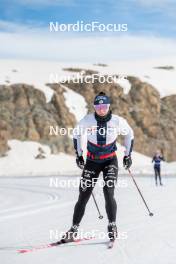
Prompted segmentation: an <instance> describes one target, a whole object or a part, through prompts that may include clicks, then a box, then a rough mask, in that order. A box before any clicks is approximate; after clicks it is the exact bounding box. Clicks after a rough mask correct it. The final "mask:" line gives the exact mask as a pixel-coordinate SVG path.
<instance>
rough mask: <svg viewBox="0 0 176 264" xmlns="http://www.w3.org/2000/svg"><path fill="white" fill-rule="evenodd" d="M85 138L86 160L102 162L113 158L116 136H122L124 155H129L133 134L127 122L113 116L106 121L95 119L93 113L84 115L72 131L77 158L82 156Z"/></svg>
mask: <svg viewBox="0 0 176 264" xmlns="http://www.w3.org/2000/svg"><path fill="white" fill-rule="evenodd" d="M84 135H85V136H86V137H87V158H88V159H91V160H104V159H109V158H112V157H113V156H115V155H116V154H115V151H116V150H117V146H116V140H117V137H118V135H123V136H124V146H125V155H126V156H128V155H130V153H131V151H132V147H133V139H134V134H133V130H132V128H131V127H130V126H129V124H128V123H127V121H126V120H125V119H124V118H122V117H120V116H118V115H114V114H110V118H109V119H107V120H103V121H102V120H101V118H100V119H97V118H96V116H95V113H93V114H88V115H86V116H85V117H84V118H83V119H81V121H80V122H79V123H78V124H77V126H76V128H75V129H74V131H73V141H74V148H75V150H76V153H77V154H78V156H81V155H82V154H83V149H82V141H83V137H84Z"/></svg>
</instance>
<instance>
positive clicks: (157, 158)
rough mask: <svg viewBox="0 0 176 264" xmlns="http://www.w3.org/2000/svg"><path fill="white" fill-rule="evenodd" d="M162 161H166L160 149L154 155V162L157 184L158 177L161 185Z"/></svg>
mask: <svg viewBox="0 0 176 264" xmlns="http://www.w3.org/2000/svg"><path fill="white" fill-rule="evenodd" d="M161 161H164V157H163V156H162V155H161V154H160V151H159V150H157V151H156V153H155V155H154V156H153V159H152V163H154V172H155V184H156V186H157V185H158V181H157V180H158V178H159V182H160V185H161V186H162V185H163V184H162V181H161Z"/></svg>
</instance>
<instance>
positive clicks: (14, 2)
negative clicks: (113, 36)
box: [0, 0, 176, 37]
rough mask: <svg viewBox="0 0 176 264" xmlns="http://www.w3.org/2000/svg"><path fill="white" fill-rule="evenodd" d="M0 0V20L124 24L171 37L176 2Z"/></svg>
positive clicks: (156, 0)
mask: <svg viewBox="0 0 176 264" xmlns="http://www.w3.org/2000/svg"><path fill="white" fill-rule="evenodd" d="M146 2H147V3H145V0H124V1H123V0H122V1H117V0H109V1H108V0H107V1H106V0H98V1H96V0H95V1H94V0H89V1H85V2H83V1H81V0H1V1H0V10H1V12H0V19H1V20H3V21H11V22H14V23H23V24H29V23H33V24H34V25H35V24H36V25H42V26H44V27H45V26H47V24H48V23H49V22H50V21H59V22H60V23H74V22H76V21H77V20H83V21H85V22H89V21H92V20H96V21H100V22H102V23H127V24H128V28H129V31H130V33H132V34H133V33H135V34H136V33H141V32H145V33H146V34H147V33H149V34H155V35H158V36H164V37H165V36H166V37H168V36H170V37H172V36H174V35H175V33H176V27H175V22H176V18H175V11H176V3H174V2H175V1H173V0H161V1H159V0H148V1H146Z"/></svg>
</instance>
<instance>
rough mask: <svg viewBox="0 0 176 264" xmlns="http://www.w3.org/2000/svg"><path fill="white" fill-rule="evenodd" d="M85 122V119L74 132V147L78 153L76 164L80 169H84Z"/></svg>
mask: <svg viewBox="0 0 176 264" xmlns="http://www.w3.org/2000/svg"><path fill="white" fill-rule="evenodd" d="M85 128H86V126H85V120H84V118H83V119H81V121H80V122H79V123H78V124H77V126H76V127H75V128H74V131H73V145H74V149H75V153H76V163H77V166H78V167H79V168H80V169H83V168H84V158H83V148H82V137H83V134H84V133H85Z"/></svg>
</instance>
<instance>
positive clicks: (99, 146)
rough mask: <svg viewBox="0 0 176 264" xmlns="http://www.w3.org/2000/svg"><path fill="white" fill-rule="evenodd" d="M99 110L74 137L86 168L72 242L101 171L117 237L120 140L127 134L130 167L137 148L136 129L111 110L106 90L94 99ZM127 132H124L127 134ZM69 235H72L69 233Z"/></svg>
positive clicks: (81, 124)
mask: <svg viewBox="0 0 176 264" xmlns="http://www.w3.org/2000/svg"><path fill="white" fill-rule="evenodd" d="M94 109H95V112H94V113H92V114H88V115H86V116H85V117H84V118H83V119H82V120H81V121H80V122H79V123H78V125H77V127H76V128H77V133H76V134H75V135H74V136H73V140H74V148H75V152H76V163H77V165H78V167H79V168H81V169H83V172H82V176H81V181H80V186H79V197H78V201H77V203H76V205H75V207H74V213H73V222H72V226H71V228H70V229H69V231H68V232H66V234H65V236H64V238H63V239H64V241H65V242H67V241H72V240H73V235H75V234H77V232H78V227H79V224H80V222H81V220H82V218H83V215H84V212H85V208H86V205H87V202H88V200H89V198H90V196H91V193H92V190H93V188H94V186H95V184H96V182H97V180H98V177H99V174H100V172H102V173H103V180H104V187H103V193H104V198H105V209H106V213H107V218H108V221H109V223H108V235H109V238H110V239H112V240H115V238H116V237H117V227H116V212H117V204H116V200H115V198H114V190H115V185H116V182H117V176H118V161H117V156H116V150H117V147H116V139H117V136H118V135H119V132H120V134H123V135H124V138H125V140H124V145H125V149H126V150H125V155H124V158H123V164H124V167H125V168H126V169H128V168H130V166H131V164H132V160H131V152H132V148H133V138H134V135H133V130H132V128H131V127H130V126H129V125H128V123H127V121H126V120H125V119H124V118H122V117H120V116H118V115H113V114H112V112H111V110H110V98H109V97H108V96H107V95H106V94H105V93H103V92H101V93H99V94H98V95H97V96H96V97H95V99H94ZM83 131H84V132H85V131H86V133H85V134H86V138H87V157H86V163H84V158H83V150H82V135H83ZM123 132H124V133H123ZM68 235H69V236H68Z"/></svg>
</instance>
